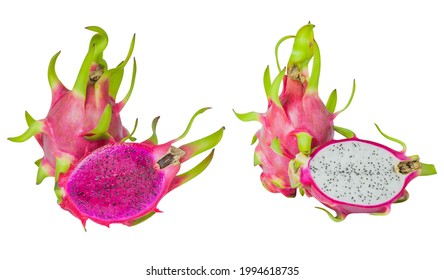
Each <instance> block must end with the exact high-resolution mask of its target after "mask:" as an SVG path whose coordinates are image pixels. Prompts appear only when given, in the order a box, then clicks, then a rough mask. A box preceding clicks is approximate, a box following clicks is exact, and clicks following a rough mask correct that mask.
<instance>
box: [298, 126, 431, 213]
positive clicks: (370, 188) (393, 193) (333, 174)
mask: <svg viewBox="0 0 444 280" xmlns="http://www.w3.org/2000/svg"><path fill="white" fill-rule="evenodd" d="M377 128H378V130H379V132H380V133H381V134H382V135H383V136H384V137H385V138H387V139H389V140H392V141H395V142H396V143H399V144H401V145H402V147H403V149H402V150H401V151H399V152H398V151H395V150H393V149H391V148H389V147H386V146H384V145H381V144H379V143H376V142H372V141H367V140H361V139H358V138H357V137H356V136H355V135H354V133H352V132H351V131H349V130H342V131H341V132H342V133H343V134H344V135H346V136H347V137H348V138H347V139H343V140H333V141H330V142H328V143H326V144H324V145H321V146H320V147H318V148H316V149H315V151H314V152H313V153H312V154H311V156H310V157H307V156H306V155H304V154H299V155H298V156H297V157H296V159H295V160H292V163H291V165H292V166H293V167H292V168H290V169H292V170H293V172H290V175H291V176H292V180H293V181H294V182H295V183H296V184H298V185H299V187H301V188H303V189H304V190H305V192H306V193H307V195H308V196H313V197H315V198H316V199H317V200H319V201H320V202H321V203H323V204H324V205H325V206H327V207H329V208H331V209H333V210H334V211H335V212H336V216H334V215H332V214H331V213H330V212H329V211H327V210H325V209H323V208H319V209H322V210H324V211H325V212H326V213H328V215H329V216H330V218H332V219H333V220H334V221H342V220H344V219H345V218H346V216H347V215H348V214H350V213H371V214H387V213H389V211H390V207H391V205H392V204H393V203H396V202H402V201H405V200H407V199H408V197H409V195H408V192H407V190H406V187H407V185H408V183H409V182H410V181H411V180H413V179H414V178H416V177H417V176H425V175H433V174H436V170H435V167H434V165H432V164H425V163H421V162H419V157H418V156H416V155H415V156H406V154H405V152H406V149H407V148H406V145H405V144H404V143H403V142H402V141H400V140H398V139H395V138H393V137H390V136H388V135H386V134H384V133H383V132H382V131H381V130H380V129H379V127H378V126H377Z"/></svg>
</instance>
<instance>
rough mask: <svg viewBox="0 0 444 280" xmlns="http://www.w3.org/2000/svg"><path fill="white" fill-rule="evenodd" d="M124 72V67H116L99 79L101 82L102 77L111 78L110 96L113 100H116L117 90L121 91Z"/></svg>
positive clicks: (104, 78)
mask: <svg viewBox="0 0 444 280" xmlns="http://www.w3.org/2000/svg"><path fill="white" fill-rule="evenodd" d="M124 73H125V71H124V69H123V68H118V69H117V68H116V69H112V70H110V71H108V72H106V73H104V74H103V75H102V77H100V79H99V82H101V81H100V80H102V79H103V80H106V79H108V80H109V96H110V97H111V98H112V99H113V100H116V97H117V92H119V88H120V85H121V84H122V80H123V74H124Z"/></svg>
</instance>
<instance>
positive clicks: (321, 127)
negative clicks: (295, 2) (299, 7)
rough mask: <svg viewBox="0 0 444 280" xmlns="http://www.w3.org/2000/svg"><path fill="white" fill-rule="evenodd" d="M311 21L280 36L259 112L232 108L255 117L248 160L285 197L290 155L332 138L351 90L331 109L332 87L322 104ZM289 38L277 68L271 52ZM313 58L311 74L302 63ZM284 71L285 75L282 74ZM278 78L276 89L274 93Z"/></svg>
mask: <svg viewBox="0 0 444 280" xmlns="http://www.w3.org/2000/svg"><path fill="white" fill-rule="evenodd" d="M313 28H314V25H312V24H307V25H305V26H303V27H302V28H301V29H300V30H299V31H298V32H297V34H296V36H286V37H283V38H282V39H281V40H279V42H278V43H277V45H276V50H275V53H276V61H277V66H278V70H279V72H280V73H279V74H278V75H277V77H276V78H275V79H274V81H273V82H271V78H270V70H269V67H267V68H266V70H265V74H264V87H265V92H266V96H267V99H268V110H267V111H266V112H265V113H262V114H261V113H257V112H249V113H245V114H239V113H236V112H235V114H236V116H237V117H238V118H239V119H240V120H242V121H259V122H260V123H261V124H262V128H261V129H260V130H259V131H258V132H257V133H256V134H255V135H254V137H253V141H252V144H254V143H255V142H256V140H259V141H258V145H257V147H256V149H255V153H254V164H255V166H256V165H259V166H260V167H261V168H262V174H261V181H262V184H263V185H264V187H265V188H266V189H267V190H269V191H271V192H274V193H282V194H283V195H285V196H287V197H294V196H295V195H296V188H295V187H294V186H292V185H291V182H290V179H289V176H288V166H289V163H290V161H291V160H292V159H294V158H295V156H296V155H297V154H298V153H299V152H302V153H304V154H309V153H310V151H311V149H312V148H313V147H316V146H319V145H322V144H325V143H327V142H329V141H330V140H332V139H333V134H334V131H335V130H338V129H341V128H339V127H335V126H334V125H333V120H334V119H335V117H336V116H337V115H338V114H339V113H341V112H343V111H344V110H345V109H346V108H347V107H348V106H349V105H350V103H351V101H352V99H353V95H354V91H355V84H353V90H352V94H351V97H350V100H349V101H348V103H347V105H346V106H345V108H344V109H342V110H340V111H338V112H334V110H335V107H336V103H337V93H336V90H334V91H333V92H332V93H331V95H330V97H329V99H328V102H327V104H326V105H324V103H323V102H322V101H321V99H320V98H319V95H318V83H319V75H320V67H321V60H320V59H321V57H320V52H319V47H318V45H317V43H316V41H315V40H314V35H313ZM290 38H294V44H293V49H292V54H291V56H290V59H289V61H288V64H287V67H286V69H285V68H284V69H283V70H281V69H280V66H279V60H278V56H277V52H278V48H279V46H280V44H281V43H282V42H283V41H285V40H287V39H290ZM312 58H313V66H312V71H311V76H310V75H309V71H308V64H309V62H310V60H311V59H312ZM285 73H286V74H285ZM282 81H283V89H282V93H281V94H280V95H279V88H280V84H281V82H282Z"/></svg>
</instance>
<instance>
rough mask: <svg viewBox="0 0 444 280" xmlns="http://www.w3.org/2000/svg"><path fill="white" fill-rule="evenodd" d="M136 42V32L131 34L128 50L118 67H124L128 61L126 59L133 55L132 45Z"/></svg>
mask: <svg viewBox="0 0 444 280" xmlns="http://www.w3.org/2000/svg"><path fill="white" fill-rule="evenodd" d="M135 44H136V34H134V35H133V38H132V39H131V44H130V48H129V50H128V53H127V55H126V58H125V60H124V61H123V64H122V65H120V67H122V68H123V67H125V65H126V64H127V63H128V61H129V60H130V58H131V56H132V55H133V51H134V45H135Z"/></svg>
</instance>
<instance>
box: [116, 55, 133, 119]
mask: <svg viewBox="0 0 444 280" xmlns="http://www.w3.org/2000/svg"><path fill="white" fill-rule="evenodd" d="M133 60H134V64H133V74H132V76H131V85H130V88H129V90H128V93H127V94H126V95H125V97H124V98H123V99H122V101H120V103H119V111H120V110H122V108H123V107H124V106H125V104H126V103H127V102H128V100H129V99H130V97H131V94H132V93H133V89H134V84H135V82H136V73H137V64H136V59H135V58H134V59H133ZM116 94H117V93H116Z"/></svg>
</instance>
